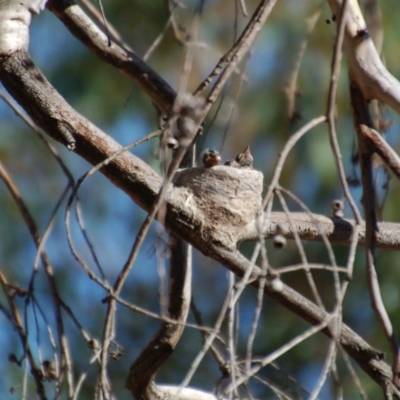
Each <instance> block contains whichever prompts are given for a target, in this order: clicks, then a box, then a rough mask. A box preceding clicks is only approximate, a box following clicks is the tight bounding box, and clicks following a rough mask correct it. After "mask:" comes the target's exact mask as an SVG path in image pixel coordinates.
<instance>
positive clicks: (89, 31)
mask: <svg viewBox="0 0 400 400" xmlns="http://www.w3.org/2000/svg"><path fill="white" fill-rule="evenodd" d="M47 8H48V9H49V10H50V11H52V12H53V13H54V14H55V15H56V16H57V17H58V18H59V19H60V20H61V21H62V22H63V23H64V24H65V26H66V27H67V28H68V30H69V31H70V32H71V33H72V34H73V35H74V36H75V37H76V38H77V39H78V40H79V41H80V42H82V43H83V44H84V45H85V46H86V47H87V48H88V49H89V50H90V51H92V52H93V53H94V54H95V55H96V56H97V57H98V58H99V59H100V60H102V61H104V62H106V63H107V64H111V65H112V66H113V67H115V68H117V69H118V70H120V71H121V72H123V73H124V74H125V75H127V76H128V77H129V78H131V79H132V80H133V81H134V82H135V83H136V84H137V85H138V86H139V87H140V88H141V89H142V90H143V91H144V92H145V93H146V94H147V95H148V96H149V97H150V98H151V100H152V101H153V102H154V103H155V104H156V105H157V107H158V108H159V109H160V110H161V111H162V112H163V113H164V114H166V115H169V114H170V112H171V109H172V105H173V103H174V100H175V96H176V94H175V91H174V90H173V89H172V88H171V87H170V86H169V85H168V83H167V82H165V81H164V79H162V78H161V76H160V75H158V74H157V73H156V72H155V71H154V70H153V69H152V68H150V66H149V65H148V64H146V63H145V62H144V61H142V60H141V59H140V58H139V57H138V56H137V55H135V54H134V53H132V52H131V51H129V50H127V49H123V48H121V47H120V46H118V45H117V44H115V43H111V46H108V44H107V41H108V40H107V37H106V35H105V34H104V33H103V32H101V31H100V29H99V28H98V27H97V26H96V25H95V24H94V23H93V21H92V20H91V19H90V18H89V17H88V16H87V15H86V14H85V13H84V12H83V11H82V9H81V8H80V7H79V6H78V5H76V4H75V3H74V2H73V1H71V0H50V1H48V3H47Z"/></svg>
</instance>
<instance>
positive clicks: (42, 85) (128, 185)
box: [0, 51, 397, 393]
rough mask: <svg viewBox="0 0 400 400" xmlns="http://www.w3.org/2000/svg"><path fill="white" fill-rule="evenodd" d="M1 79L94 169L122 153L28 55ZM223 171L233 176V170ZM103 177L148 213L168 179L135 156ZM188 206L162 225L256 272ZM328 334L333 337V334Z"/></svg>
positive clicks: (232, 265)
mask: <svg viewBox="0 0 400 400" xmlns="http://www.w3.org/2000/svg"><path fill="white" fill-rule="evenodd" d="M0 79H1V81H2V82H3V84H4V86H5V87H6V88H7V90H8V91H9V92H10V93H11V94H12V95H13V96H14V98H15V99H16V100H17V101H18V102H19V103H20V104H21V105H22V107H23V108H24V109H25V110H26V111H27V113H28V114H29V115H30V116H31V117H32V119H33V120H34V121H35V122H36V123H37V124H38V125H39V126H40V127H41V128H43V129H44V130H45V131H46V132H47V133H48V134H49V135H50V136H52V137H53V138H54V139H55V140H58V141H59V142H61V143H65V138H64V136H63V134H62V129H60V127H64V128H65V127H67V129H68V130H69V132H70V134H71V135H72V136H73V137H74V139H75V140H76V149H75V152H76V153H77V154H79V155H81V156H82V157H83V158H84V159H85V160H87V161H88V162H89V163H91V164H97V163H99V162H101V161H103V160H104V159H105V158H107V157H110V156H111V155H112V154H113V153H114V152H115V151H117V150H118V149H120V145H118V144H117V143H116V142H115V141H114V140H113V139H112V138H110V137H109V136H107V135H106V134H105V133H103V132H101V131H100V130H99V129H98V128H96V127H95V126H94V125H93V124H92V123H90V122H89V121H88V120H86V119H85V118H84V117H82V116H81V115H79V114H78V113H76V112H75V111H74V110H73V109H72V108H71V107H70V106H69V105H68V104H67V103H66V102H65V100H64V99H63V98H62V97H61V96H60V95H59V94H58V93H57V92H56V91H55V90H54V88H53V87H52V86H51V85H50V84H49V82H48V81H47V80H46V79H45V77H44V76H43V75H42V74H41V73H40V71H39V70H38V69H37V68H36V67H35V66H34V64H33V63H32V61H31V60H30V58H29V56H28V55H27V53H25V52H23V51H22V52H16V53H15V54H12V55H11V56H9V57H2V58H0ZM220 168H225V169H226V170H229V168H228V167H220ZM199 170H200V171H199V173H204V171H205V169H202V168H200V169H199ZM235 170H236V169H233V171H235ZM238 171H240V170H238ZM101 172H102V173H103V174H104V175H106V176H107V177H108V178H109V179H110V180H111V181H112V182H113V183H114V184H115V185H116V186H118V187H119V188H121V189H122V190H123V191H124V192H125V193H127V194H128V195H129V196H130V197H131V198H132V200H134V201H135V202H136V203H137V204H138V205H139V206H140V207H142V208H143V209H145V210H147V211H149V210H150V209H151V207H152V204H153V201H154V199H155V198H156V196H157V194H158V192H159V190H160V187H161V184H162V179H161V177H160V176H158V175H157V174H156V173H155V172H154V171H153V170H151V168H149V167H148V166H147V165H146V164H145V163H144V162H143V161H141V160H140V159H138V158H137V157H135V156H134V155H132V154H130V153H123V154H122V155H120V156H118V157H117V158H116V159H115V160H112V161H111V162H110V163H109V164H107V165H106V166H104V167H103V168H102V169H101ZM251 172H253V173H254V171H251ZM230 173H234V172H232V171H231V172H230ZM238 173H239V172H238ZM238 177H240V173H239V175H238ZM238 177H237V179H239V180H240V178H238ZM188 202H189V198H188V191H187V188H185V187H173V188H171V189H170V190H169V191H168V192H167V194H166V203H167V213H166V218H165V221H161V222H162V223H164V224H165V226H166V227H167V228H168V229H169V230H170V231H171V232H172V233H173V234H174V235H177V236H178V237H180V238H182V239H184V240H186V241H187V242H188V243H190V244H192V245H193V246H195V247H196V248H197V249H198V250H200V251H201V252H203V253H204V254H205V255H206V256H209V257H211V258H213V259H215V260H216V261H218V262H220V263H221V264H223V265H224V266H225V267H227V268H229V269H230V270H231V271H233V272H234V273H236V274H237V275H238V276H243V275H244V273H245V272H246V271H247V270H248V269H249V268H252V265H251V262H250V261H249V260H247V259H246V258H245V257H243V256H242V255H241V254H240V253H239V252H238V251H237V250H236V249H235V248H234V246H233V247H232V246H228V245H227V243H223V242H221V238H220V236H218V232H216V230H215V229H214V228H213V225H210V221H209V220H208V219H207V218H206V217H205V214H203V213H202V210H199V209H196V208H195V207H193V205H192V206H188ZM189 203H190V202H189ZM199 233H201V234H199ZM231 244H233V245H234V244H235V243H231ZM251 278H252V279H253V285H255V286H257V285H258V282H259V279H261V278H263V275H262V272H261V270H260V269H259V268H257V267H255V268H253V272H252V277H251ZM275 287H276V286H274V285H267V286H266V287H265V292H266V294H268V295H269V296H270V297H272V298H274V299H276V300H277V301H278V302H279V303H281V304H282V305H283V306H284V307H285V308H287V309H289V310H290V311H292V312H294V313H295V314H296V315H298V316H300V317H301V318H303V319H305V320H306V321H308V322H310V323H312V324H318V323H320V322H321V321H323V320H324V318H326V314H325V313H324V312H323V311H322V310H320V309H319V308H318V307H317V306H316V305H315V304H313V303H312V302H311V301H309V300H307V299H306V298H304V297H303V296H301V295H300V294H298V293H297V292H295V291H294V290H292V289H290V288H289V287H287V286H286V285H284V284H282V286H280V285H279V287H280V289H281V290H275V289H274V288H275ZM324 332H325V334H327V335H329V329H326V330H325V331H324ZM339 342H340V344H341V346H343V348H345V349H346V351H347V352H348V353H349V354H350V355H351V356H352V357H353V358H354V359H355V360H356V361H357V362H358V363H359V364H360V365H361V367H362V368H363V369H364V370H365V371H366V372H367V373H368V374H369V375H370V376H371V377H372V378H373V379H374V380H375V381H376V382H378V384H380V385H382V384H383V382H384V381H385V382H386V381H388V380H389V381H391V371H390V367H389V366H388V365H387V364H386V363H385V362H384V361H382V353H381V352H379V351H377V350H375V349H373V348H372V347H370V346H369V345H368V344H367V343H366V342H365V341H364V340H363V339H361V338H360V337H359V336H358V335H357V334H355V333H354V332H353V331H352V330H351V329H350V328H348V327H347V326H345V325H343V326H342V329H341V332H340V335H339ZM392 389H393V391H394V392H396V390H397V389H396V388H395V387H393V388H392ZM396 393H397V392H396Z"/></svg>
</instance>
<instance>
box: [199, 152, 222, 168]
mask: <svg viewBox="0 0 400 400" xmlns="http://www.w3.org/2000/svg"><path fill="white" fill-rule="evenodd" d="M202 160H203V165H204V166H205V167H206V168H210V167H214V166H215V165H218V164H219V163H220V162H221V156H220V155H219V153H218V151H216V150H212V149H207V150H205V151H204V153H203V158H202Z"/></svg>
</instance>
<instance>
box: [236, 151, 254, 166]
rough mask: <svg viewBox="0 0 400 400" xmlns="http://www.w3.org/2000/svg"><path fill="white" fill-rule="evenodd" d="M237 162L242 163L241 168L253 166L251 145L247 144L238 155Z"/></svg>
mask: <svg viewBox="0 0 400 400" xmlns="http://www.w3.org/2000/svg"><path fill="white" fill-rule="evenodd" d="M236 162H237V163H238V164H239V165H240V168H253V157H252V155H251V153H250V146H247V147H246V148H245V149H244V150H243V153H240V154H239V155H238V156H237V157H236Z"/></svg>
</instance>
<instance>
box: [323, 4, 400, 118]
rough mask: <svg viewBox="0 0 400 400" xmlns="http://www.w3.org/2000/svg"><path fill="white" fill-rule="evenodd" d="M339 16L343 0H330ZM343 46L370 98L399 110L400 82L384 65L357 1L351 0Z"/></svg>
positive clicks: (350, 64) (360, 86) (355, 73)
mask: <svg viewBox="0 0 400 400" xmlns="http://www.w3.org/2000/svg"><path fill="white" fill-rule="evenodd" d="M328 3H329V6H330V8H331V10H332V14H333V15H335V16H336V17H337V18H339V15H340V8H341V5H342V0H328ZM347 10H348V12H347V15H346V18H347V21H346V30H345V36H344V47H345V50H346V55H347V59H348V62H349V68H350V75H351V78H352V79H353V80H354V82H356V83H357V85H358V87H359V88H360V90H361V91H362V92H363V95H364V97H365V98H366V99H367V100H373V99H378V100H380V101H382V102H383V103H386V104H387V105H389V106H390V107H392V108H393V109H394V110H395V111H397V113H400V82H399V81H398V80H397V79H396V78H395V77H394V76H393V75H392V74H391V73H390V72H389V71H388V70H387V69H386V67H385V66H384V65H383V63H382V61H381V59H380V57H379V54H378V52H377V51H376V48H375V46H374V43H373V41H372V39H371V37H370V35H369V33H368V30H367V25H366V23H365V21H364V18H363V15H362V13H361V10H360V6H359V4H358V1H357V0H349V1H348V6H347Z"/></svg>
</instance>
